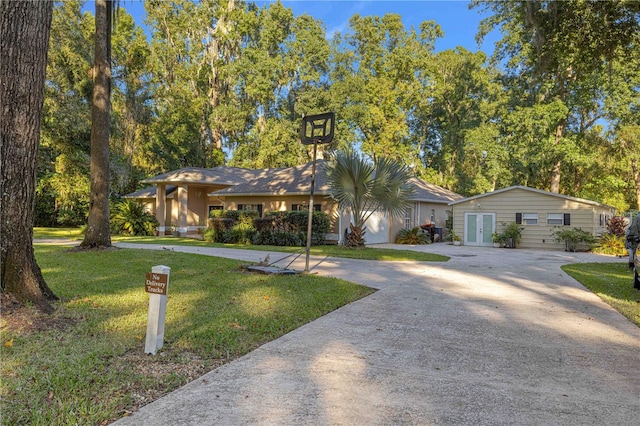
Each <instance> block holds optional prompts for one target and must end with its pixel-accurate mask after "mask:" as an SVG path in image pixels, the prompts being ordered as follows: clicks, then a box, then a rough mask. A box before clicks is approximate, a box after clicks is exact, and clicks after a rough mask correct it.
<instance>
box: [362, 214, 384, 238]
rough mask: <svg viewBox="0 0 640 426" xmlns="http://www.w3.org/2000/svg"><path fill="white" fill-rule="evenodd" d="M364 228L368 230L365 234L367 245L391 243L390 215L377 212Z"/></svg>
mask: <svg viewBox="0 0 640 426" xmlns="http://www.w3.org/2000/svg"><path fill="white" fill-rule="evenodd" d="M364 226H365V227H366V228H367V232H366V234H364V239H365V243H366V244H380V243H388V242H389V215H388V214H387V213H386V212H385V213H382V212H375V213H374V214H372V215H371V217H369V219H368V220H367V223H365V225H364Z"/></svg>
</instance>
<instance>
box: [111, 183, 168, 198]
mask: <svg viewBox="0 0 640 426" xmlns="http://www.w3.org/2000/svg"><path fill="white" fill-rule="evenodd" d="M157 188H158V187H157V186H148V187H146V188H143V189H139V190H137V191H136V192H132V193H131V194H127V195H124V196H123V198H156V193H157ZM176 188H178V187H177V186H175V185H167V186H166V189H165V193H166V195H169V194H171V193H173V192H174V191H175V190H176Z"/></svg>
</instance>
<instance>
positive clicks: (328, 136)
mask: <svg viewBox="0 0 640 426" xmlns="http://www.w3.org/2000/svg"><path fill="white" fill-rule="evenodd" d="M335 122H336V114H335V113H334V112H325V113H324V114H316V115H308V116H306V117H302V129H301V130H300V140H301V141H302V143H303V144H304V145H311V144H313V143H319V144H324V143H331V142H332V141H333V129H334V127H335Z"/></svg>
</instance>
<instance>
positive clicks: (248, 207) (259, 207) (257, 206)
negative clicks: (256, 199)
mask: <svg viewBox="0 0 640 426" xmlns="http://www.w3.org/2000/svg"><path fill="white" fill-rule="evenodd" d="M238 210H251V211H256V212H258V215H259V216H260V217H262V204H238Z"/></svg>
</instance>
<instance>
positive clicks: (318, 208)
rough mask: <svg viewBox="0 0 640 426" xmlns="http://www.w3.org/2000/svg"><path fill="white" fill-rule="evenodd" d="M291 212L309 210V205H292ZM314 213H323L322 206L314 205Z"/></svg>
mask: <svg viewBox="0 0 640 426" xmlns="http://www.w3.org/2000/svg"><path fill="white" fill-rule="evenodd" d="M291 210H294V211H298V210H309V204H291ZM313 211H314V212H320V211H322V206H321V205H320V204H314V205H313Z"/></svg>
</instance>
